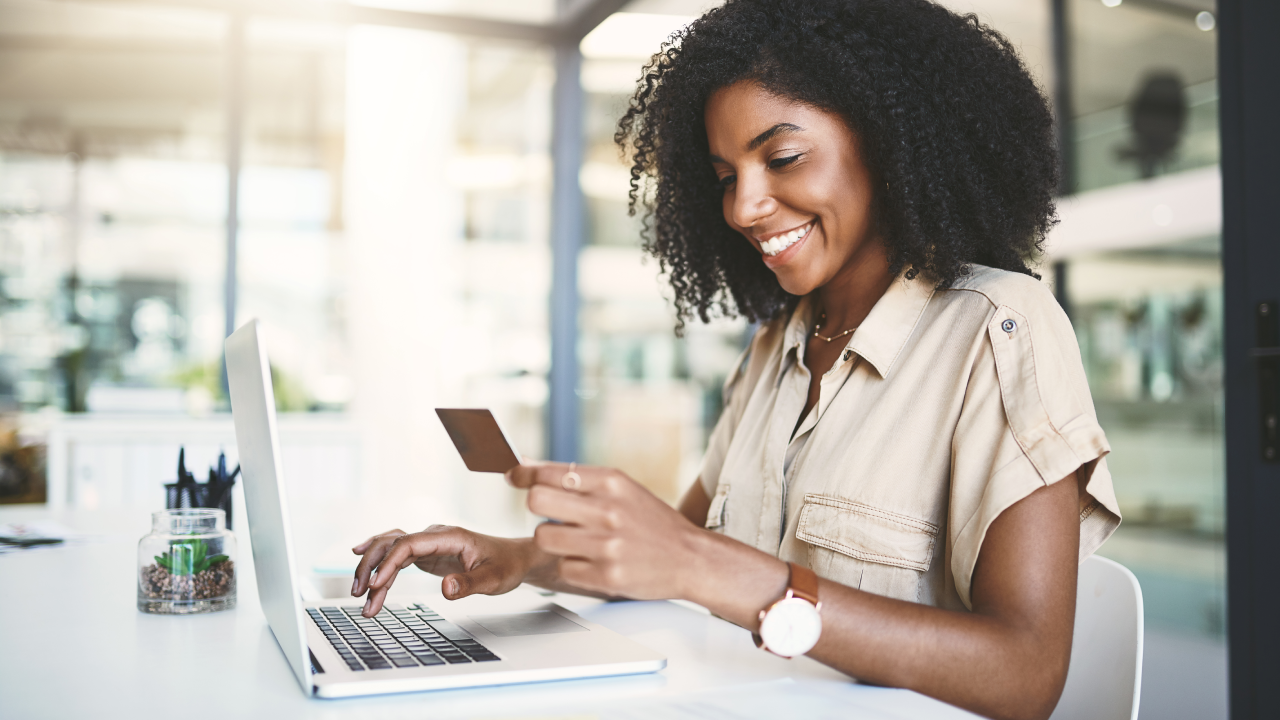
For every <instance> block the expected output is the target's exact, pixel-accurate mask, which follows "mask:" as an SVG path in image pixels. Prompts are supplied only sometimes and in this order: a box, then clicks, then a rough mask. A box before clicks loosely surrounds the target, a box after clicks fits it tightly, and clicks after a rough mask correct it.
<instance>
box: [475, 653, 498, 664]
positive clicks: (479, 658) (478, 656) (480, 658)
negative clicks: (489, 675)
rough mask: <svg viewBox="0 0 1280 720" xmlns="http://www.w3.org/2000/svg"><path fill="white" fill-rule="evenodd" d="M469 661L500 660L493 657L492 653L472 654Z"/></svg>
mask: <svg viewBox="0 0 1280 720" xmlns="http://www.w3.org/2000/svg"><path fill="white" fill-rule="evenodd" d="M471 659H472V660H475V661H476V662H493V661H494V660H501V659H502V658H500V657H498V656H497V655H494V654H493V653H474V654H472V656H471Z"/></svg>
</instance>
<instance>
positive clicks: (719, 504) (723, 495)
mask: <svg viewBox="0 0 1280 720" xmlns="http://www.w3.org/2000/svg"><path fill="white" fill-rule="evenodd" d="M728 499H729V483H727V482H722V483H720V484H719V485H717V486H716V495H715V497H713V498H711V507H709V508H707V529H708V530H714V529H716V528H718V527H724V504H725V501H727V500H728Z"/></svg>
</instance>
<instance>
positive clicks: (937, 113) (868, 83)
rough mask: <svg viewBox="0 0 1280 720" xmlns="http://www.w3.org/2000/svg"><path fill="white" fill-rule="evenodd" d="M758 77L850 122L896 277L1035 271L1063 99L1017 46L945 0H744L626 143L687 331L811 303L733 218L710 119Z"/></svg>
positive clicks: (669, 49)
mask: <svg viewBox="0 0 1280 720" xmlns="http://www.w3.org/2000/svg"><path fill="white" fill-rule="evenodd" d="M743 80H747V81H751V82H755V83H758V84H759V85H760V86H761V87H762V88H763V89H764V90H766V91H767V92H770V93H772V94H775V95H777V96H779V97H784V98H788V99H791V100H795V101H798V102H802V103H805V104H808V105H811V106H813V107H817V108H821V109H823V110H826V111H829V112H833V113H836V114H838V115H840V116H841V117H843V118H845V119H846V122H847V123H848V125H849V127H850V129H851V130H852V131H853V132H854V133H855V134H856V135H857V136H858V137H859V138H860V140H861V143H860V145H861V148H862V152H863V154H864V157H863V161H864V162H866V163H867V165H868V167H869V168H870V170H871V172H872V173H873V176H874V177H875V178H876V179H877V181H878V182H877V183H876V186H877V187H879V188H884V189H883V190H881V191H880V192H879V193H877V196H876V197H875V198H873V203H872V213H873V219H874V222H875V223H876V226H877V229H878V230H879V232H880V233H881V236H882V237H883V238H884V240H885V242H886V245H887V247H888V253H889V260H890V263H891V265H892V268H891V269H892V271H893V272H895V273H896V272H900V271H901V270H903V269H904V268H909V270H908V274H909V275H911V276H913V277H914V275H915V274H918V273H924V274H925V275H926V276H927V277H929V278H931V279H932V280H934V281H936V282H937V283H938V284H939V286H943V287H945V286H947V285H950V284H952V283H954V282H955V281H956V280H957V279H958V278H960V277H962V276H964V275H965V273H966V272H967V271H968V266H969V265H970V264H972V263H978V264H982V265H988V266H992V267H997V268H1002V269H1005V270H1012V271H1016V272H1021V273H1027V274H1032V275H1034V273H1032V271H1031V270H1030V268H1029V267H1028V265H1027V263H1028V261H1029V260H1031V259H1032V257H1033V256H1034V255H1035V253H1036V252H1038V251H1039V250H1041V249H1042V245H1043V242H1044V236H1045V233H1046V232H1048V230H1049V229H1050V228H1051V227H1052V226H1053V224H1054V223H1055V222H1056V221H1057V218H1056V215H1055V210H1054V190H1055V188H1056V187H1057V185H1058V179H1059V175H1058V173H1059V168H1058V155H1057V150H1056V146H1055V141H1054V130H1053V115H1052V113H1051V111H1050V109H1049V104H1048V101H1047V99H1046V98H1045V96H1044V94H1043V93H1042V92H1041V91H1040V89H1039V88H1038V87H1037V86H1036V84H1035V82H1034V81H1033V80H1032V79H1031V76H1030V75H1029V74H1028V73H1027V70H1026V68H1025V67H1024V66H1023V64H1022V61H1021V60H1020V59H1019V57H1018V54H1017V51H1016V50H1015V49H1014V47H1013V46H1012V45H1011V44H1010V43H1009V41H1008V40H1007V39H1005V38H1004V37H1003V36H1002V35H1000V34H999V33H998V32H996V31H995V30H993V29H991V28H990V27H987V26H986V25H983V24H982V23H981V22H979V21H978V18H977V17H976V16H974V15H956V14H954V13H952V12H950V11H949V10H947V9H945V8H943V7H940V6H938V5H936V4H934V3H932V2H929V1H928V0H728V2H726V3H725V4H724V5H723V6H721V7H719V8H716V9H714V10H711V11H710V12H708V13H707V14H706V15H703V16H702V17H701V18H699V19H698V20H696V21H694V22H693V23H692V24H691V25H689V26H688V27H687V28H685V29H683V30H681V31H679V32H677V33H676V34H675V35H673V36H672V37H671V38H670V39H669V40H668V41H667V42H666V43H664V44H663V46H662V49H661V51H660V52H659V53H658V54H656V55H654V56H653V58H652V59H651V60H650V61H649V63H648V64H646V65H645V68H644V72H643V74H642V76H641V78H640V80H639V82H638V83H637V89H636V93H635V95H634V96H633V97H632V99H631V102H630V105H629V107H628V109H627V111H626V113H625V114H624V115H623V116H622V119H621V120H619V122H618V130H617V133H616V134H615V136H614V140H615V141H616V142H617V143H618V145H619V146H620V147H621V148H622V149H623V152H624V153H625V152H626V151H628V150H630V151H631V153H632V157H633V162H632V167H631V195H630V197H631V203H630V212H631V213H632V214H635V213H636V211H637V208H641V209H642V210H643V215H644V239H645V244H644V247H645V250H646V251H648V252H649V253H650V254H652V255H654V256H655V257H657V258H658V259H659V261H660V264H661V268H662V271H663V272H664V273H666V274H667V275H668V276H669V279H670V282H671V285H672V288H673V289H674V291H675V304H676V312H677V316H678V323H679V324H678V325H677V332H679V331H680V330H681V329H682V328H683V326H684V323H685V321H686V320H687V319H690V318H692V317H693V316H694V315H695V314H696V315H697V317H699V318H700V319H701V320H702V321H703V322H707V321H709V320H710V317H711V315H712V314H713V313H718V314H723V315H726V316H733V315H735V314H740V315H743V316H745V317H746V318H748V319H749V320H752V321H755V322H758V321H763V320H768V319H771V318H774V317H777V316H778V315H780V314H781V313H783V312H784V311H786V310H787V309H789V308H791V307H793V306H794V303H795V301H796V300H797V298H795V297H794V296H792V295H790V294H788V293H787V292H786V291H785V290H783V289H782V287H781V286H780V285H779V284H778V281H777V279H776V277H775V276H774V275H773V273H772V272H771V271H770V270H769V269H768V268H766V267H765V265H764V264H763V263H762V262H761V261H760V257H759V253H757V252H755V251H754V250H753V249H752V248H751V246H750V245H749V244H748V243H746V242H744V241H743V238H742V236H741V235H739V234H738V233H736V232H735V231H734V230H732V229H731V228H730V227H729V226H728V224H727V223H726V222H725V221H724V217H723V214H722V212H723V211H722V208H721V201H722V197H723V192H724V191H723V189H722V186H721V185H719V184H718V183H717V178H716V174H715V172H714V171H713V170H712V167H711V162H710V160H709V155H710V150H709V149H708V144H707V134H706V127H705V125H704V122H703V110H704V107H705V105H706V102H707V99H708V98H709V97H710V96H711V95H712V94H713V93H714V92H715V91H716V90H718V89H720V88H723V87H727V86H729V85H732V84H734V83H736V82H739V81H743Z"/></svg>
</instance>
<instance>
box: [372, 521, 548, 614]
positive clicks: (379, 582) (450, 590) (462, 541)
mask: <svg viewBox="0 0 1280 720" xmlns="http://www.w3.org/2000/svg"><path fill="white" fill-rule="evenodd" d="M351 551H352V552H354V553H355V554H356V555H361V556H363V557H362V558H361V559H360V564H359V565H358V566H357V567H356V579H355V582H354V583H353V584H352V585H351V594H352V595H353V596H355V597H359V596H360V595H363V594H364V593H365V592H366V591H367V592H368V593H369V598H368V600H366V601H365V604H364V611H363V614H364V616H365V617H373V616H374V615H377V614H378V612H379V611H380V610H382V603H383V601H384V600H385V599H386V597H387V591H388V590H390V589H391V584H392V583H394V582H395V580H396V576H397V575H398V574H399V573H400V571H401V570H403V569H404V568H407V567H409V566H410V565H417V566H418V567H419V568H421V569H422V570H425V571H426V572H429V573H431V574H432V575H438V576H440V577H442V578H444V580H443V581H441V583H440V589H441V591H442V592H443V593H444V596H445V597H446V598H448V599H450V600H457V599H459V598H464V597H466V596H468V595H473V594H476V593H480V594H483V595H501V594H502V593H505V592H510V591H511V590H514V589H515V588H516V586H518V585H519V584H520V583H522V582H524V580H525V576H526V575H528V574H529V572H530V570H531V569H532V568H533V565H534V563H535V561H536V559H537V558H538V557H539V555H540V553H538V551H537V549H536V548H534V547H533V543H532V541H531V540H530V539H528V538H526V539H520V540H511V539H507V538H496V537H490V536H488V535H481V534H479V533H474V532H471V531H470V530H464V529H463V528H458V527H447V526H444V525H432V526H431V527H429V528H427V529H426V530H423V531H422V532H416V533H405V532H403V531H401V530H391V531H389V532H385V533H382V534H381V535H375V536H373V537H371V538H369V539H368V540H365V541H364V542H362V543H360V544H359V545H356V546H355V547H353V548H351Z"/></svg>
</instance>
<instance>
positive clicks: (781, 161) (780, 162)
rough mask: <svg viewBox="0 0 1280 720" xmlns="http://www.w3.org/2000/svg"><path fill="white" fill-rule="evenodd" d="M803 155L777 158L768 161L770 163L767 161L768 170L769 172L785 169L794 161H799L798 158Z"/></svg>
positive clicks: (797, 154)
mask: <svg viewBox="0 0 1280 720" xmlns="http://www.w3.org/2000/svg"><path fill="white" fill-rule="evenodd" d="M803 154H804V153H796V154H795V155H792V156H791V157H784V158H777V159H776V160H770V161H769V169H770V170H777V169H778V168H784V167H786V166H788V165H790V164H791V163H793V162H795V161H797V160H799V159H800V156H801V155H803Z"/></svg>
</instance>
